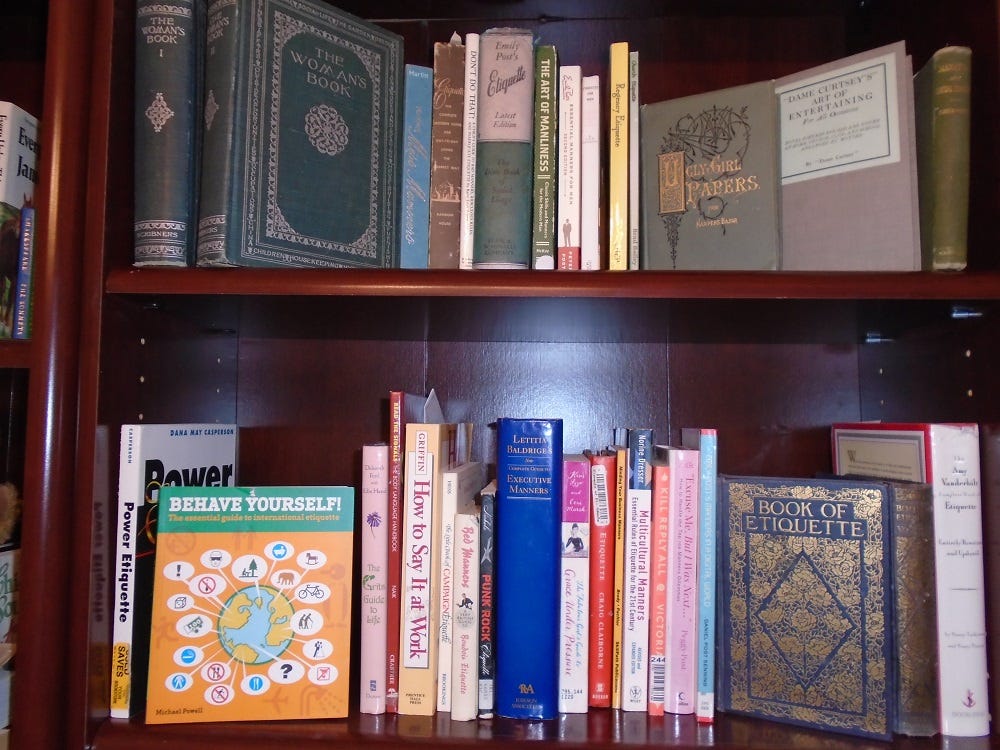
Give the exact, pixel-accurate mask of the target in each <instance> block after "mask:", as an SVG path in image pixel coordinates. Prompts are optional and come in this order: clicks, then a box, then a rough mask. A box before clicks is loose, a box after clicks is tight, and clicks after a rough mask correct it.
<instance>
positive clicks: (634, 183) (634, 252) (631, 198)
mask: <svg viewBox="0 0 1000 750" xmlns="http://www.w3.org/2000/svg"><path fill="white" fill-rule="evenodd" d="M639 190H640V189H639V52H638V50H629V53H628V267H629V269H630V270H632V271H637V270H639V221H640V216H641V209H642V195H641V193H640V192H639Z"/></svg>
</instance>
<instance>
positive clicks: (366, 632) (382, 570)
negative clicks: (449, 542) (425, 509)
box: [358, 443, 389, 714]
mask: <svg viewBox="0 0 1000 750" xmlns="http://www.w3.org/2000/svg"><path fill="white" fill-rule="evenodd" d="M388 511H389V446H388V445H387V444H386V443H366V444H365V445H363V446H362V447H361V526H360V529H361V570H360V571H358V573H359V575H360V589H361V616H360V628H361V653H360V659H359V662H360V670H361V678H360V690H359V701H358V710H360V711H361V713H364V714H383V713H385V676H386V669H385V665H386V654H387V650H386V632H387V631H386V616H387V614H388V612H387V601H388V600H387V589H388V586H387V584H386V572H387V570H388V567H389V538H388V530H389V524H388V522H387V521H388V519H387V518H386V516H387V515H388Z"/></svg>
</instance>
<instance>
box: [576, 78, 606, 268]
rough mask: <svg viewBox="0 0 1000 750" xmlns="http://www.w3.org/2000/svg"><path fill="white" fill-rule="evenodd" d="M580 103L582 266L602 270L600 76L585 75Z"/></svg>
mask: <svg viewBox="0 0 1000 750" xmlns="http://www.w3.org/2000/svg"><path fill="white" fill-rule="evenodd" d="M582 88H583V92H582V102H581V105H580V112H581V118H580V268H581V269H582V270H584V271H599V270H601V77H600V76H597V75H593V76H584V77H583V83H582Z"/></svg>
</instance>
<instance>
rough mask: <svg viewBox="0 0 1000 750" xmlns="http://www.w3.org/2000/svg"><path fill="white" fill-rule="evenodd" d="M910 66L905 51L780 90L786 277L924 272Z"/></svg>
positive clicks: (874, 55) (847, 61)
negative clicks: (788, 273) (789, 274)
mask: <svg viewBox="0 0 1000 750" xmlns="http://www.w3.org/2000/svg"><path fill="white" fill-rule="evenodd" d="M910 64H911V63H910V62H909V60H908V58H907V56H906V50H905V46H904V44H903V42H896V43H895V44H891V45H886V46H884V47H878V48H876V49H873V50H869V51H867V52H862V53H859V54H856V55H851V56H849V57H845V58H843V59H840V60H835V61H833V62H830V63H826V64H824V65H820V66H817V67H814V68H810V69H809V70H804V71H801V72H798V73H794V74H792V75H789V76H785V77H784V78H780V79H778V80H777V81H776V82H775V92H776V94H777V102H778V111H779V118H780V120H779V121H780V128H779V139H780V144H779V147H780V153H781V155H780V160H781V237H782V262H781V267H782V268H783V269H785V270H789V271H918V270H920V239H919V236H918V235H919V221H918V209H917V186H916V156H915V154H916V148H915V143H914V133H913V129H914V125H913V101H912V95H911V92H912V90H913V88H912V81H911V75H910ZM873 195H877V196H879V200H877V201H874V200H872V198H871V197H872V196H873ZM885 206H892V210H891V211H886V210H884V207H885ZM848 216H849V217H851V218H850V220H849V221H845V220H844V217H848Z"/></svg>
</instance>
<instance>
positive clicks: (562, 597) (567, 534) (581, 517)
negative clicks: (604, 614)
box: [559, 453, 591, 714]
mask: <svg viewBox="0 0 1000 750" xmlns="http://www.w3.org/2000/svg"><path fill="white" fill-rule="evenodd" d="M560 542H561V544H560V547H561V550H562V551H561V558H562V559H561V561H560V583H559V622H560V628H559V713H565V714H570V713H573V714H585V713H587V707H588V705H589V703H590V701H589V700H588V698H589V694H588V691H587V664H588V651H589V645H590V642H589V638H588V631H589V624H590V543H591V536H590V459H589V458H587V457H586V456H584V455H583V454H579V453H570V454H565V455H564V456H563V486H562V538H561V539H560Z"/></svg>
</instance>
